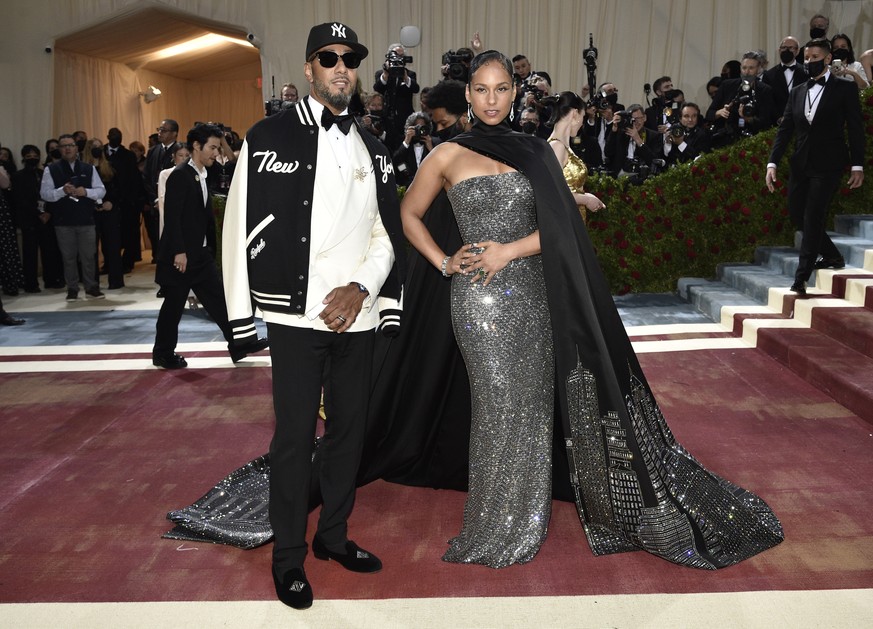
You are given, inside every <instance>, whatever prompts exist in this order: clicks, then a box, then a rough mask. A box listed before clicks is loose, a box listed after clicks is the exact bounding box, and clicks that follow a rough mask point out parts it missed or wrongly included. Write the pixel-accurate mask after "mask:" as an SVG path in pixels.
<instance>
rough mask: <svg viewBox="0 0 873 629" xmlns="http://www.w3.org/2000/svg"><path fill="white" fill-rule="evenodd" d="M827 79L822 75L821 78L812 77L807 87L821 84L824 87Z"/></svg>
mask: <svg viewBox="0 0 873 629" xmlns="http://www.w3.org/2000/svg"><path fill="white" fill-rule="evenodd" d="M824 84H825V79H824V77H821V78H820V79H810V80H808V81H807V82H806V85H807V87H812V86H813V85H821V86H822V87H824Z"/></svg>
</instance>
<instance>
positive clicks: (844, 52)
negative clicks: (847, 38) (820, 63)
mask: <svg viewBox="0 0 873 629" xmlns="http://www.w3.org/2000/svg"><path fill="white" fill-rule="evenodd" d="M831 54H832V55H833V56H834V59H839V60H840V61H848V60H849V50H848V49H847V48H834V50H833V52H832V53H831Z"/></svg>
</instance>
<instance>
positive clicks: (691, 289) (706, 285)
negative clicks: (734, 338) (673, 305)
mask: <svg viewBox="0 0 873 629" xmlns="http://www.w3.org/2000/svg"><path fill="white" fill-rule="evenodd" d="M679 295H680V297H682V298H683V299H685V300H686V301H688V302H689V303H691V304H693V305H694V306H695V307H696V308H697V309H698V310H700V312H702V313H703V314H705V315H706V316H708V317H709V318H710V319H712V320H713V321H714V322H715V323H720V322H721V316H722V315H721V312H722V308H724V307H725V306H740V307H747V308H754V307H756V306H758V305H760V304H759V302H757V301H756V300H755V299H753V298H751V297H749V296H748V295H746V294H745V293H742V292H740V291H738V290H736V289H734V288H732V287H730V286H728V285H726V284H724V283H723V282H718V281H713V280H705V279H702V278H697V277H683V278H681V279H680V280H679Z"/></svg>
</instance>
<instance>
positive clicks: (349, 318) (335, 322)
mask: <svg viewBox="0 0 873 629" xmlns="http://www.w3.org/2000/svg"><path fill="white" fill-rule="evenodd" d="M366 298H367V295H366V293H362V292H361V291H360V290H359V289H358V287H357V286H356V285H350V286H338V287H337V288H334V289H333V290H332V291H330V292H329V293H328V294H327V297H325V298H324V301H322V302H321V303H323V304H325V306H324V310H322V311H321V314H319V315H318V316H319V318H320V319H321V320H322V321H324V322H325V324H327V327H328V328H330V329H331V330H333V331H334V332H336V333H337V334H342V333H343V332H345V331H346V330H348V329H349V328H350V327H352V324H353V323H354V322H355V320H356V319H357V318H358V314H360V312H361V306H363V305H364V300H365V299H366Z"/></svg>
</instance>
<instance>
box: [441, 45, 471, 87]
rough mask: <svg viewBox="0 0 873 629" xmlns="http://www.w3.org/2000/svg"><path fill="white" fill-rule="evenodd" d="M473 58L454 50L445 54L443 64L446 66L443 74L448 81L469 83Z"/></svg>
mask: <svg viewBox="0 0 873 629" xmlns="http://www.w3.org/2000/svg"><path fill="white" fill-rule="evenodd" d="M470 61H472V57H470V56H469V55H468V54H464V53H463V52H461V53H460V54H459V53H457V52H455V51H454V50H449V51H447V52H444V53H443V58H442V64H443V66H446V67H445V69H444V70H443V74H444V75H445V77H446V78H447V79H453V80H455V81H463V82H464V83H466V82H467V73H468V72H469V63H470Z"/></svg>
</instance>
